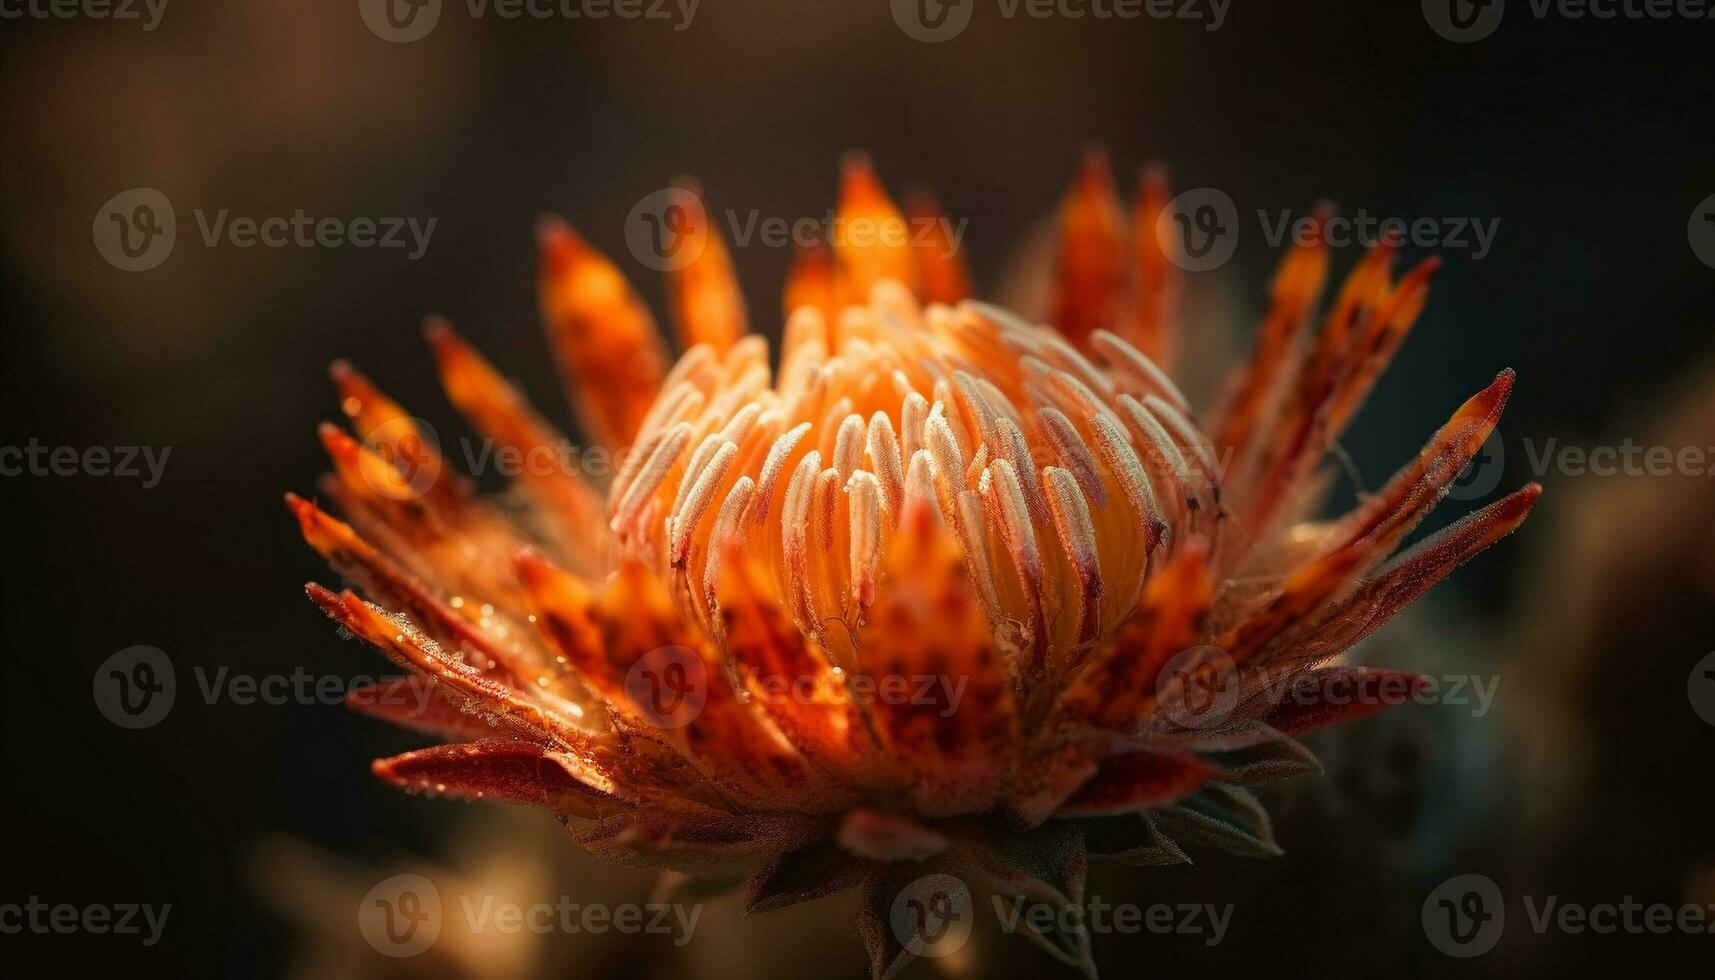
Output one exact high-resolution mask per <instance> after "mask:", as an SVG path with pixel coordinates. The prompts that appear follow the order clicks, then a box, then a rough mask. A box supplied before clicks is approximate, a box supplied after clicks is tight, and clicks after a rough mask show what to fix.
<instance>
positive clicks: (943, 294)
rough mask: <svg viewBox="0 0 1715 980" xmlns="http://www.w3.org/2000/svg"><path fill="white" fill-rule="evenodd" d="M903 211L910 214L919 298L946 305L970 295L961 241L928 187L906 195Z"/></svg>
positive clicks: (925, 301) (967, 269)
mask: <svg viewBox="0 0 1715 980" xmlns="http://www.w3.org/2000/svg"><path fill="white" fill-rule="evenodd" d="M905 211H906V213H907V214H908V215H910V218H911V221H910V228H911V246H912V247H911V254H912V255H914V256H915V257H916V259H917V277H918V278H917V281H918V284H919V285H918V294H917V295H918V298H919V299H921V300H922V301H923V302H924V303H946V304H948V305H949V306H951V305H952V304H954V303H957V302H959V301H960V300H963V299H968V298H970V296H971V294H972V292H973V290H972V287H971V271H970V269H969V268H968V267H967V265H966V262H965V252H964V242H963V240H962V239H961V238H960V237H959V234H958V231H957V230H956V229H954V228H953V227H952V224H951V222H950V221H949V219H948V218H947V214H946V212H944V211H942V210H941V205H940V204H939V203H938V202H936V200H935V198H934V196H933V195H931V194H930V193H929V192H928V191H926V190H918V191H916V192H914V193H912V194H909V195H907V196H906V199H905Z"/></svg>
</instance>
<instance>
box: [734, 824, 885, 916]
mask: <svg viewBox="0 0 1715 980" xmlns="http://www.w3.org/2000/svg"><path fill="white" fill-rule="evenodd" d="M871 870H872V866H871V865H870V864H869V863H868V862H866V861H863V860H860V859H858V858H855V857H853V856H852V855H851V854H850V853H848V852H847V851H846V850H845V849H843V848H841V847H840V846H839V845H837V844H834V843H831V842H828V841H822V842H820V843H817V844H812V845H811V846H809V847H804V848H799V849H798V850H795V851H787V852H785V853H784V854H781V855H780V856H779V857H777V858H775V859H774V861H773V862H772V863H770V864H769V865H768V867H766V868H764V869H763V870H761V871H759V872H757V873H756V874H754V875H752V876H751V878H750V881H749V882H748V884H747V885H746V887H745V895H744V903H743V904H744V910H745V912H747V913H750V914H753V915H755V914H760V913H763V912H774V911H778V910H780V909H784V908H790V907H792V906H794V905H800V904H803V903H804V902H813V901H815V900H816V899H818V898H826V897H828V896H829V895H836V894H838V893H840V892H843V891H845V890H846V889H848V888H853V887H856V886H857V885H859V884H862V883H863V880H864V877H865V876H866V875H867V874H869V873H870V872H871Z"/></svg>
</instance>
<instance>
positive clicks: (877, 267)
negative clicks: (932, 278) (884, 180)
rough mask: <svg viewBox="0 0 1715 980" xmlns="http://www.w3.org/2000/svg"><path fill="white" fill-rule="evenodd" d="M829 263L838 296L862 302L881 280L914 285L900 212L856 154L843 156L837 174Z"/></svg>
mask: <svg viewBox="0 0 1715 980" xmlns="http://www.w3.org/2000/svg"><path fill="white" fill-rule="evenodd" d="M836 218H837V224H836V226H835V232H836V234H835V235H834V262H835V263H836V267H837V269H838V283H839V299H840V301H841V305H844V304H847V303H867V302H868V301H869V291H870V290H871V289H872V288H874V286H875V284H876V283H878V282H882V281H885V280H892V281H894V282H897V283H900V284H901V285H903V286H904V287H905V288H907V289H911V290H915V289H916V288H917V265H916V260H915V257H914V256H913V254H912V252H913V250H912V248H911V235H910V231H909V227H908V226H907V224H906V222H905V216H904V215H902V214H900V213H899V208H898V207H896V206H895V205H894V203H893V199H892V198H890V197H888V196H887V191H886V190H884V189H883V188H882V186H881V181H880V180H878V179H876V176H875V171H874V170H873V169H871V168H870V164H869V158H868V157H865V156H863V155H862V154H859V153H853V154H850V155H848V156H847V157H846V159H845V162H844V164H843V166H842V167H841V173H840V204H839V208H838V210H837V211H836Z"/></svg>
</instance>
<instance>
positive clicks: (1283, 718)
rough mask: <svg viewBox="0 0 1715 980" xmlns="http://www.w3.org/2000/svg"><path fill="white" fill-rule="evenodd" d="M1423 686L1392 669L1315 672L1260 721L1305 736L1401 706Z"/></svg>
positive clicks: (1415, 678)
mask: <svg viewBox="0 0 1715 980" xmlns="http://www.w3.org/2000/svg"><path fill="white" fill-rule="evenodd" d="M1426 683H1428V679H1427V678H1425V677H1422V676H1420V675H1418V674H1406V673H1401V672H1400V671H1395V670H1376V669H1373V668H1368V667H1329V668H1326V669H1323V670H1315V671H1311V672H1310V673H1307V674H1305V675H1303V676H1302V677H1300V678H1299V679H1298V680H1297V681H1295V682H1294V683H1293V685H1292V688H1291V689H1290V690H1289V691H1288V693H1287V696H1286V697H1284V698H1282V699H1281V701H1280V703H1279V704H1277V705H1275V706H1274V708H1273V709H1272V710H1270V711H1269V713H1268V714H1267V715H1266V716H1265V717H1264V719H1263V720H1264V721H1266V722H1267V723H1268V724H1269V725H1270V726H1272V727H1274V728H1277V729H1279V730H1280V731H1282V732H1285V733H1286V734H1288V735H1308V734H1309V733H1311V732H1314V731H1319V730H1321V729H1323V728H1328V727H1329V726H1332V725H1340V724H1344V723H1346V722H1348V721H1357V720H1358V719H1360V718H1368V717H1369V716H1370V715H1373V714H1377V713H1379V712H1381V711H1384V710H1386V709H1388V708H1392V707H1395V706H1397V705H1401V704H1404V703H1405V702H1407V701H1409V700H1411V696H1412V695H1413V694H1415V693H1416V692H1417V691H1418V690H1419V689H1420V688H1422V687H1423V686H1424V685H1425V684H1426ZM1294 744H1296V743H1294Z"/></svg>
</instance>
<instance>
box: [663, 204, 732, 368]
mask: <svg viewBox="0 0 1715 980" xmlns="http://www.w3.org/2000/svg"><path fill="white" fill-rule="evenodd" d="M675 188H676V189H677V190H679V191H681V192H682V193H680V194H679V196H678V200H679V201H680V202H681V203H682V204H683V206H684V207H685V211H686V220H685V227H684V228H683V229H681V231H680V232H679V234H680V235H681V241H682V242H683V243H684V246H683V247H685V248H688V249H689V250H690V251H689V254H690V255H692V256H693V258H692V260H691V262H690V263H689V264H688V265H685V266H682V267H681V266H678V265H674V266H672V267H670V268H669V269H668V272H667V286H668V292H669V294H670V295H671V296H672V304H673V323H674V325H675V326H676V327H677V328H678V334H679V348H680V349H681V350H690V349H691V348H692V347H695V346H697V345H698V344H708V345H709V346H710V347H711V348H712V349H713V350H714V352H715V353H717V354H724V353H726V352H727V350H728V349H729V348H731V347H732V345H733V344H736V343H738V341H739V338H741V337H743V336H744V335H745V334H747V333H749V332H750V327H749V323H748V321H747V319H746V316H745V310H744V293H743V292H742V291H741V290H740V289H739V287H738V276H737V274H736V273H734V271H733V267H732V256H731V255H730V254H728V252H727V247H726V241H725V239H724V238H723V236H722V235H721V233H720V228H719V227H718V226H717V225H716V224H715V222H714V221H713V220H711V219H710V217H709V213H708V209H707V208H706V207H704V204H703V197H702V194H701V192H700V189H699V188H698V187H697V186H696V185H695V184H694V183H691V182H689V181H681V182H679V183H678V184H676V185H675Z"/></svg>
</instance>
